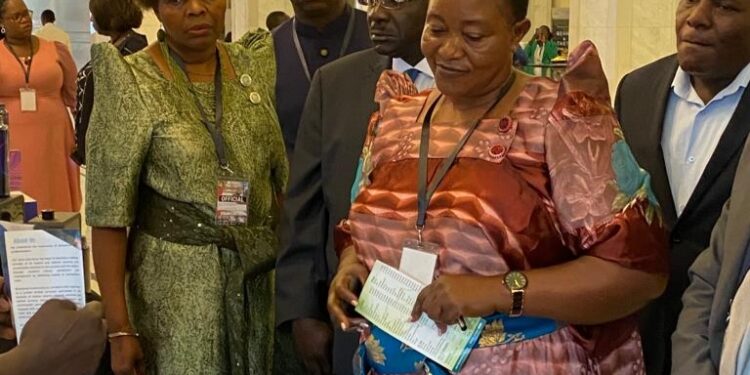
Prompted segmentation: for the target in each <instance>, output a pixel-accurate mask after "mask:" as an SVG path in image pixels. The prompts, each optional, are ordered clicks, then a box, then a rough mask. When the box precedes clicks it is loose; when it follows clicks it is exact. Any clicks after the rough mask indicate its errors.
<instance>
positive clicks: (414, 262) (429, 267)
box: [398, 240, 440, 285]
mask: <svg viewBox="0 0 750 375" xmlns="http://www.w3.org/2000/svg"><path fill="white" fill-rule="evenodd" d="M439 249H440V247H439V246H438V245H436V244H433V243H429V242H422V243H421V244H420V243H419V241H415V240H407V241H404V246H403V248H402V251H401V263H399V267H398V269H399V271H401V272H403V273H405V274H407V275H409V276H410V277H411V278H413V279H414V280H417V281H419V282H420V283H422V284H424V285H430V284H432V280H433V279H434V277H435V267H436V266H437V259H438V250H439Z"/></svg>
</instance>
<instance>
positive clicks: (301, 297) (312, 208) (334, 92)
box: [276, 49, 390, 374]
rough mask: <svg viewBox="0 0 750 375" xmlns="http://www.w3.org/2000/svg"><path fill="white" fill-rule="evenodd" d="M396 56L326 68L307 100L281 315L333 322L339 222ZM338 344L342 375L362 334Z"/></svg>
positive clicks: (280, 280) (279, 278) (351, 59)
mask: <svg viewBox="0 0 750 375" xmlns="http://www.w3.org/2000/svg"><path fill="white" fill-rule="evenodd" d="M389 65H390V59H389V58H387V57H385V56H381V55H378V54H377V53H375V51H374V50H372V49H369V50H365V51H362V52H358V53H355V54H352V55H350V56H347V57H344V58H342V59H340V60H338V61H336V62H334V63H331V64H328V65H326V66H324V67H322V68H321V69H320V70H318V72H317V73H316V74H315V77H314V78H313V82H312V86H311V88H310V94H309V96H308V98H307V103H306V104H305V110H304V112H303V113H304V114H303V116H302V122H301V124H300V130H299V134H298V136H297V147H296V149H295V152H294V157H293V159H292V173H291V177H290V181H289V190H288V192H287V198H286V201H285V207H284V220H283V225H282V241H283V245H282V249H281V251H280V253H279V256H278V260H277V264H276V298H277V299H276V306H277V322H278V323H279V324H280V325H284V323H287V322H290V321H292V320H295V319H299V318H317V319H320V320H324V321H329V316H328V312H327V310H326V297H327V295H328V284H329V281H330V279H331V277H332V275H333V274H334V273H335V272H336V268H337V266H338V257H337V256H336V253H335V252H334V248H333V228H334V226H335V225H336V224H338V222H339V221H341V219H343V218H345V217H346V216H347V215H348V214H349V208H350V196H351V187H352V183H353V181H354V174H355V173H356V169H357V163H358V160H359V155H360V153H361V151H362V145H363V143H364V139H365V133H366V131H367V125H368V122H369V118H370V116H371V114H372V113H373V112H374V111H376V110H377V106H376V104H375V101H374V95H375V84H376V83H377V80H378V78H379V77H380V73H382V71H383V70H385V69H387V68H388V67H389ZM342 338H343V336H341V335H337V340H336V341H338V342H336V343H334V346H335V349H334V367H335V370H336V374H348V373H351V371H352V355H353V353H354V349H355V344H356V338H350V339H349V341H348V342H347V343H343V344H342V342H341V340H338V339H342Z"/></svg>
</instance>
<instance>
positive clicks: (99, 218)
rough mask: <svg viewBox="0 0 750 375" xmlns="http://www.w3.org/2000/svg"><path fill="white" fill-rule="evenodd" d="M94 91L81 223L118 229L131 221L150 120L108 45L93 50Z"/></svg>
mask: <svg viewBox="0 0 750 375" xmlns="http://www.w3.org/2000/svg"><path fill="white" fill-rule="evenodd" d="M92 66H93V71H94V79H95V81H96V87H95V89H94V108H93V111H92V114H91V122H90V124H89V129H88V134H87V136H86V143H87V148H86V160H87V161H88V163H87V171H86V221H87V223H88V224H89V225H90V226H92V227H108V228H122V227H127V226H131V225H132V224H133V222H134V220H135V211H136V205H137V199H138V188H139V184H140V179H141V172H142V169H143V164H144V160H145V159H146V155H147V153H148V150H149V146H150V143H151V133H152V128H153V122H152V121H151V116H150V115H149V113H148V111H147V109H146V107H145V103H144V100H143V99H142V97H141V93H140V90H139V87H138V83H137V81H136V79H135V75H134V73H133V70H132V69H131V68H130V65H129V64H128V63H127V62H126V61H125V60H124V59H123V58H122V57H121V56H120V54H119V52H118V51H117V49H115V48H114V47H113V46H112V45H109V44H104V43H102V44H99V45H95V46H93V47H92Z"/></svg>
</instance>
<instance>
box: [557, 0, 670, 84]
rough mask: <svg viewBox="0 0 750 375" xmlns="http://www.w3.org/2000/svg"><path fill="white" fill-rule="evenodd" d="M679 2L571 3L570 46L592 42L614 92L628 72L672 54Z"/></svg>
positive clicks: (574, 0)
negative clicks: (585, 41) (586, 41)
mask: <svg viewBox="0 0 750 375" xmlns="http://www.w3.org/2000/svg"><path fill="white" fill-rule="evenodd" d="M677 1H678V0H570V45H571V47H574V46H576V45H578V44H579V43H580V42H582V41H584V40H591V41H593V42H594V43H595V44H596V46H597V48H598V49H599V54H600V55H601V58H602V63H603V65H604V71H605V73H606V74H607V78H608V79H609V83H610V91H611V92H614V91H615V89H616V87H617V83H618V82H619V81H620V79H621V78H622V77H623V76H624V75H625V74H627V73H628V72H630V71H632V70H634V69H636V68H638V67H641V66H643V65H646V64H648V63H650V62H652V61H654V60H657V59H658V58H660V57H663V56H667V55H670V54H672V53H674V52H675V31H674V22H675V11H676V9H677Z"/></svg>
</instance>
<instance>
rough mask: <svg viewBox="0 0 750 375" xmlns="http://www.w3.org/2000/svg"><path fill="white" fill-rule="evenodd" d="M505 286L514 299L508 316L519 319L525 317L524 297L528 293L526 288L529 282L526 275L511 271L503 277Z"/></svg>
mask: <svg viewBox="0 0 750 375" xmlns="http://www.w3.org/2000/svg"><path fill="white" fill-rule="evenodd" d="M503 284H505V287H506V288H508V291H510V296H511V297H512V298H513V304H512V305H511V308H510V312H509V313H508V316H510V317H511V318H517V317H519V316H521V315H523V297H524V294H525V293H526V286H527V284H528V280H527V279H526V275H524V274H523V272H520V271H510V272H508V273H506V274H505V277H503Z"/></svg>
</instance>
